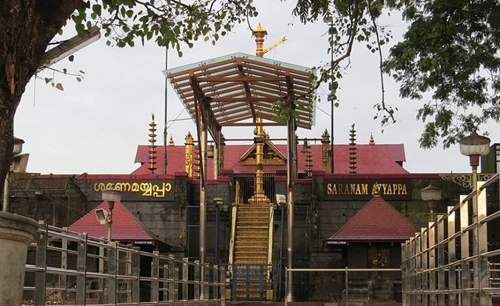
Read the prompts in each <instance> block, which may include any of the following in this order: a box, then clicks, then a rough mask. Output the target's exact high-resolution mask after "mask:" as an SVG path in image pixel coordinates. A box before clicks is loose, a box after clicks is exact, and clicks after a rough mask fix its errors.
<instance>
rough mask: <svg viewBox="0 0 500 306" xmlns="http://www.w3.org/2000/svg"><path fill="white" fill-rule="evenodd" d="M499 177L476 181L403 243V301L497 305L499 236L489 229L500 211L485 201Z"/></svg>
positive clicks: (499, 291)
mask: <svg viewBox="0 0 500 306" xmlns="http://www.w3.org/2000/svg"><path fill="white" fill-rule="evenodd" d="M498 177H499V176H498V174H496V175H495V176H493V177H492V178H491V179H489V180H488V181H486V182H479V183H477V184H475V183H474V184H473V185H477V187H476V188H474V191H473V192H472V193H470V194H469V195H467V196H461V197H460V202H459V203H458V204H456V205H455V206H449V207H448V211H447V213H446V214H442V215H438V216H437V220H436V221H435V222H429V225H428V226H427V227H426V228H422V229H421V231H420V233H416V234H415V236H414V237H411V238H410V239H409V240H408V241H406V242H405V243H403V244H402V276H403V279H402V282H403V283H402V287H403V288H402V292H403V295H402V301H403V305H405V306H406V305H450V306H456V305H462V306H469V305H481V306H483V305H485V306H490V305H498V303H500V282H499V279H500V275H499V270H498V268H497V267H498V263H499V262H500V248H499V243H500V239H498V238H496V235H495V232H494V231H493V230H494V229H498V226H499V225H500V224H499V221H500V219H499V217H500V211H498V205H496V206H495V207H493V205H492V204H491V203H490V204H489V205H488V204H487V201H486V189H487V188H488V187H489V186H491V185H493V184H495V183H497V182H498ZM492 211H495V212H492ZM488 227H491V229H490V232H491V233H492V234H491V235H488Z"/></svg>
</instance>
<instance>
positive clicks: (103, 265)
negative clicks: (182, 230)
mask: <svg viewBox="0 0 500 306" xmlns="http://www.w3.org/2000/svg"><path fill="white" fill-rule="evenodd" d="M36 240H37V241H36V242H35V243H33V244H31V245H30V246H29V248H28V259H27V264H26V275H25V286H24V305H36V306H44V305H174V304H175V305H182V304H188V303H190V302H193V301H194V302H196V301H208V300H210V305H225V274H226V273H225V268H224V267H219V266H217V265H211V264H205V265H201V264H200V262H199V261H197V260H195V261H193V260H189V259H188V258H175V257H174V256H171V255H162V254H160V253H159V252H157V251H153V252H144V251H141V250H139V248H137V247H129V246H126V245H120V244H118V243H115V242H110V243H108V242H107V241H104V240H99V239H94V238H90V237H88V236H87V235H86V234H78V233H74V232H69V231H67V230H66V229H60V228H56V227H52V226H48V225H46V224H40V228H39V230H38V232H37V238H36Z"/></svg>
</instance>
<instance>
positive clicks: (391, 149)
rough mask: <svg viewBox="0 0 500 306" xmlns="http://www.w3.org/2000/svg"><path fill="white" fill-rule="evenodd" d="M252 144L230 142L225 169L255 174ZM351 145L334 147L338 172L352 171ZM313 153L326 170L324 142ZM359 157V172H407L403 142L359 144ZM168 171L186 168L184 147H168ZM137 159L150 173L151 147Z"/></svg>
mask: <svg viewBox="0 0 500 306" xmlns="http://www.w3.org/2000/svg"><path fill="white" fill-rule="evenodd" d="M251 146H252V144H238V145H227V146H226V147H225V149H224V167H223V169H222V170H224V169H231V170H232V171H234V173H235V174H238V173H255V170H256V167H255V166H249V165H242V164H241V161H240V158H241V157H242V156H243V155H244V154H245V153H246V152H247V150H248V149H249V148H250V147H251ZM301 147H302V146H298V148H297V151H298V152H299V153H298V154H297V159H298V170H299V172H302V173H304V172H306V156H305V154H303V153H300V151H301V149H302V148H301ZM349 147H350V145H340V144H338V145H335V146H334V162H335V173H336V174H349V171H350V168H349V166H350V164H349ZM275 148H276V149H277V150H279V151H280V152H281V153H282V154H283V155H284V156H287V151H288V150H287V145H286V144H275ZM163 152H164V151H163V147H162V146H158V147H157V148H156V167H157V170H156V172H155V173H163ZM311 154H312V159H313V160H314V162H313V163H312V171H318V170H319V171H320V170H322V166H321V162H320V161H321V158H322V145H321V144H311ZM356 156H357V160H356V161H357V164H356V165H357V174H407V173H408V171H407V170H405V169H404V168H403V167H402V166H401V165H402V164H403V162H404V161H406V158H405V152H404V145H403V144H373V145H370V144H361V145H360V144H358V145H356ZM167 161H168V164H167V172H168V173H169V174H174V173H176V172H184V171H185V153H184V146H179V145H169V146H167ZM135 162H136V163H140V164H141V165H140V166H139V168H137V169H136V170H135V171H134V172H132V174H148V173H150V170H149V169H148V168H149V147H148V146H147V145H139V146H138V148H137V153H136V157H135ZM278 170H281V171H286V164H285V165H264V172H265V173H275V172H276V171H278ZM207 173H208V178H209V179H211V178H212V177H213V159H209V161H208V168H207Z"/></svg>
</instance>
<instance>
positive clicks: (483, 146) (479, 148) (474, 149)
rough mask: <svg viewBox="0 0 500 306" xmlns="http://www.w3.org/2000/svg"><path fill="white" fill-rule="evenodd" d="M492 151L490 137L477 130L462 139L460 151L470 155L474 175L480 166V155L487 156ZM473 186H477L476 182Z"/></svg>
mask: <svg viewBox="0 0 500 306" xmlns="http://www.w3.org/2000/svg"><path fill="white" fill-rule="evenodd" d="M489 152H490V139H489V138H488V137H485V136H481V135H478V134H477V133H476V132H475V131H474V132H472V133H471V134H470V135H469V136H467V137H464V138H462V140H460V153H461V154H462V155H465V156H469V161H470V165H471V167H472V171H473V175H474V173H477V166H479V157H480V156H485V155H487V154H488V153H489ZM473 178H474V177H473ZM472 183H473V185H472V187H473V188H475V187H476V186H475V185H474V182H472Z"/></svg>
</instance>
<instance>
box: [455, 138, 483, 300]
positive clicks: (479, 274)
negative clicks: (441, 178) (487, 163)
mask: <svg viewBox="0 0 500 306" xmlns="http://www.w3.org/2000/svg"><path fill="white" fill-rule="evenodd" d="M489 151H490V139H489V138H488V137H484V136H480V135H478V134H477V133H476V132H475V131H474V132H472V133H471V134H470V135H469V136H467V137H464V138H463V139H462V140H460V153H461V154H462V155H465V156H469V162H470V166H471V167H472V177H471V187H472V188H473V190H474V191H475V194H474V196H473V197H472V222H473V223H474V224H475V229H474V231H473V234H472V250H473V255H474V256H475V259H474V261H473V269H474V287H475V288H478V289H479V290H480V289H481V288H480V287H487V286H488V279H487V276H486V275H485V271H483V270H481V271H480V270H479V266H480V261H483V264H481V266H483V265H484V259H479V254H480V253H481V252H482V251H486V250H487V237H486V235H487V233H486V225H482V226H481V225H480V224H479V223H478V212H479V203H478V192H479V191H478V188H477V167H478V166H479V157H480V156H485V155H487V154H488V152H489ZM483 210H484V212H483ZM485 210H486V208H485V207H484V208H483V209H481V212H482V213H485ZM480 236H484V237H480ZM484 269H486V267H484ZM479 294H480V295H481V305H483V303H482V300H483V294H481V293H479ZM484 305H486V304H484Z"/></svg>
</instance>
